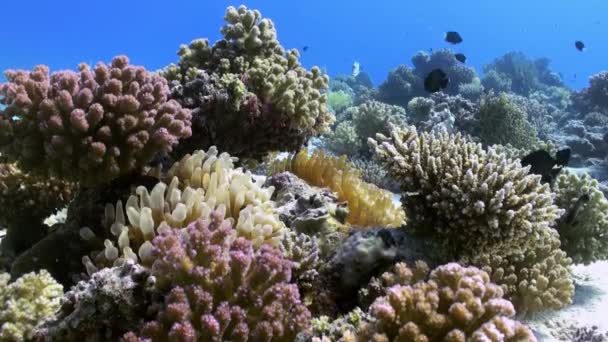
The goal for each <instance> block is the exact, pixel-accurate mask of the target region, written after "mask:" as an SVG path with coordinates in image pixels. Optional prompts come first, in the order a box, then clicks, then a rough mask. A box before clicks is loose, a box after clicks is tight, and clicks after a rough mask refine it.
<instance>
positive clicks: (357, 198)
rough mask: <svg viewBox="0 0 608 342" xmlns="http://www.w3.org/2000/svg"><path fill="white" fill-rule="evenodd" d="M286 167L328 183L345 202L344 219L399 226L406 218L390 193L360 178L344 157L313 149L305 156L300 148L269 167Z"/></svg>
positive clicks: (312, 180) (321, 184)
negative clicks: (290, 155)
mask: <svg viewBox="0 0 608 342" xmlns="http://www.w3.org/2000/svg"><path fill="white" fill-rule="evenodd" d="M284 171H289V172H293V173H294V174H295V175H297V176H298V177H301V178H302V179H304V180H305V181H307V182H308V183H310V184H312V185H314V186H319V187H328V188H330V189H331V190H332V191H335V192H336V193H337V195H338V199H339V200H340V201H347V202H348V209H349V211H348V215H347V216H346V222H348V223H350V224H353V225H357V226H361V227H371V226H376V225H379V226H386V227H399V226H401V225H402V224H403V223H404V221H405V214H404V213H403V211H402V210H401V208H397V207H395V205H394V204H393V197H392V194H391V193H390V192H388V191H386V190H382V189H380V188H378V187H376V186H375V185H373V184H368V183H365V182H363V181H362V180H361V179H360V172H359V171H358V170H357V169H355V168H354V167H353V166H352V165H351V164H350V163H348V162H347V161H346V157H344V156H343V157H341V158H336V157H332V156H328V155H326V154H325V152H324V151H322V150H315V151H314V152H313V153H312V155H311V156H308V151H307V150H302V151H300V152H299V153H297V154H295V155H293V156H292V157H291V158H287V159H285V160H283V161H280V162H277V163H276V164H275V165H273V167H272V173H273V174H274V173H279V172H284Z"/></svg>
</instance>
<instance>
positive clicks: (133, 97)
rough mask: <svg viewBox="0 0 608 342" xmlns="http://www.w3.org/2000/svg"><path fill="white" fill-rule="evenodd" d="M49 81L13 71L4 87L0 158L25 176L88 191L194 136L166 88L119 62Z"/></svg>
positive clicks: (44, 74) (43, 75)
mask: <svg viewBox="0 0 608 342" xmlns="http://www.w3.org/2000/svg"><path fill="white" fill-rule="evenodd" d="M79 69H80V70H79V72H74V71H60V72H55V73H53V74H52V75H49V69H48V67H46V66H44V65H40V66H37V67H36V68H34V70H33V71H24V70H17V71H13V70H9V71H6V72H5V76H6V78H7V80H8V82H6V83H3V84H2V85H1V86H0V95H1V96H0V98H1V99H2V100H1V102H2V103H3V104H5V105H6V108H4V109H3V110H1V111H0V151H1V152H2V153H3V156H4V157H7V158H8V159H9V160H14V161H16V162H17V164H18V167H19V168H20V169H22V170H23V171H25V172H28V173H29V172H31V173H35V174H41V175H44V176H47V175H51V176H56V177H57V178H59V179H64V180H69V181H78V182H82V183H83V184H87V185H91V184H96V183H103V182H107V181H109V180H111V179H113V178H116V177H118V176H120V175H124V174H127V173H130V172H134V171H138V170H139V169H140V168H141V167H143V166H144V165H145V164H146V163H148V162H149V161H150V160H151V159H152V158H153V157H154V156H155V155H157V154H158V153H167V152H170V151H171V150H172V148H173V147H174V146H175V145H176V144H177V143H178V140H179V139H181V138H187V137H189V136H190V135H191V133H192V132H191V129H190V125H191V121H190V120H191V114H190V110H188V109H184V108H182V107H181V106H180V105H179V103H177V102H176V101H173V100H168V99H167V96H168V95H169V87H168V86H167V81H166V80H165V79H164V78H163V77H161V76H159V75H157V74H155V73H150V72H148V71H146V69H144V68H143V67H140V66H132V65H129V59H128V58H127V57H126V56H118V57H115V58H114V59H113V60H112V63H111V64H110V65H106V64H103V63H98V64H97V65H96V66H95V68H94V69H90V68H89V66H87V65H85V64H81V65H80V66H79Z"/></svg>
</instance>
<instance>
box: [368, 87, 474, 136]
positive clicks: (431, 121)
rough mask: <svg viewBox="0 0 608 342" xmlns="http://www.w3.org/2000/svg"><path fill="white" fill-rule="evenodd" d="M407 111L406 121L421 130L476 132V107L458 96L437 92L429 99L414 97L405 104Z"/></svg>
mask: <svg viewBox="0 0 608 342" xmlns="http://www.w3.org/2000/svg"><path fill="white" fill-rule="evenodd" d="M407 111H408V119H409V120H408V121H409V122H410V123H411V124H413V125H415V126H416V127H417V128H419V129H421V130H425V131H436V130H445V131H448V132H453V131H455V130H456V129H458V130H460V131H463V132H467V133H469V134H477V131H478V126H479V125H478V123H477V119H476V118H475V115H476V113H477V111H478V106H477V105H476V104H474V103H472V102H471V101H469V100H466V99H464V98H463V97H462V96H460V95H456V96H451V95H447V94H445V93H442V92H439V93H434V94H432V95H431V96H430V97H415V98H413V99H412V100H411V101H410V102H409V103H408V104H407ZM378 133H383V132H378ZM383 134H384V133H383Z"/></svg>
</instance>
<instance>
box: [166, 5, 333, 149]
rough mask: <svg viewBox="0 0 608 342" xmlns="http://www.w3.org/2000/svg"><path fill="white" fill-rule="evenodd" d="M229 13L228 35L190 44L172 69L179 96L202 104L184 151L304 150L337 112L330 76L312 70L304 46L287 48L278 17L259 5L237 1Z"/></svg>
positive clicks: (189, 102) (186, 101)
mask: <svg viewBox="0 0 608 342" xmlns="http://www.w3.org/2000/svg"><path fill="white" fill-rule="evenodd" d="M224 19H225V21H226V25H225V26H224V27H222V29H221V32H222V35H223V39H221V40H220V41H218V42H217V43H215V44H214V45H210V44H209V41H208V40H206V39H197V40H194V41H192V42H191V43H190V45H188V46H186V45H182V46H181V48H180V51H179V56H180V60H179V62H178V63H177V65H170V66H169V67H167V68H166V69H165V71H164V75H165V76H166V77H167V78H168V79H170V80H172V81H173V82H172V91H173V98H175V99H177V100H178V101H179V102H180V103H182V105H184V106H186V107H188V108H192V109H193V110H194V111H193V122H194V125H193V130H194V134H193V137H192V138H191V139H188V140H186V141H185V144H182V146H181V148H182V150H183V151H186V152H189V151H188V148H190V150H193V149H195V148H208V147H209V146H211V145H217V146H218V147H220V148H221V149H222V150H223V151H226V152H229V153H233V154H238V155H239V156H241V157H259V156H261V155H263V154H265V153H266V152H270V151H275V150H297V149H299V148H300V147H301V146H302V144H303V143H304V142H305V141H306V140H308V138H310V137H311V136H314V135H317V134H319V133H325V132H326V131H328V129H329V127H330V125H331V124H332V122H333V120H334V118H333V114H332V113H331V112H330V111H329V110H328V108H327V105H326V102H327V98H326V95H325V94H324V92H325V91H326V89H327V85H328V82H329V79H328V77H327V75H324V74H323V73H322V72H321V70H320V69H319V68H318V67H313V68H312V69H310V70H306V69H304V68H303V67H302V66H301V65H300V62H299V61H298V59H299V53H298V52H297V51H296V50H290V51H287V52H285V50H284V49H283V47H282V46H281V44H280V43H279V41H278V40H277V38H276V36H277V33H276V30H275V27H274V24H273V22H272V21H271V20H269V19H266V18H262V16H261V14H260V12H259V11H257V10H249V9H247V8H246V7H245V6H241V7H239V8H238V9H236V8H234V7H229V8H228V9H227V10H226V15H225V17H224ZM235 132H238V133H236V134H235ZM191 147H194V148H191Z"/></svg>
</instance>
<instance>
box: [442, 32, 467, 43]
mask: <svg viewBox="0 0 608 342" xmlns="http://www.w3.org/2000/svg"><path fill="white" fill-rule="evenodd" d="M443 39H444V40H445V41H446V42H448V43H450V44H460V43H462V37H461V36H460V34H459V33H458V32H456V31H448V32H446V33H445V37H444V38H443Z"/></svg>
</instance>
